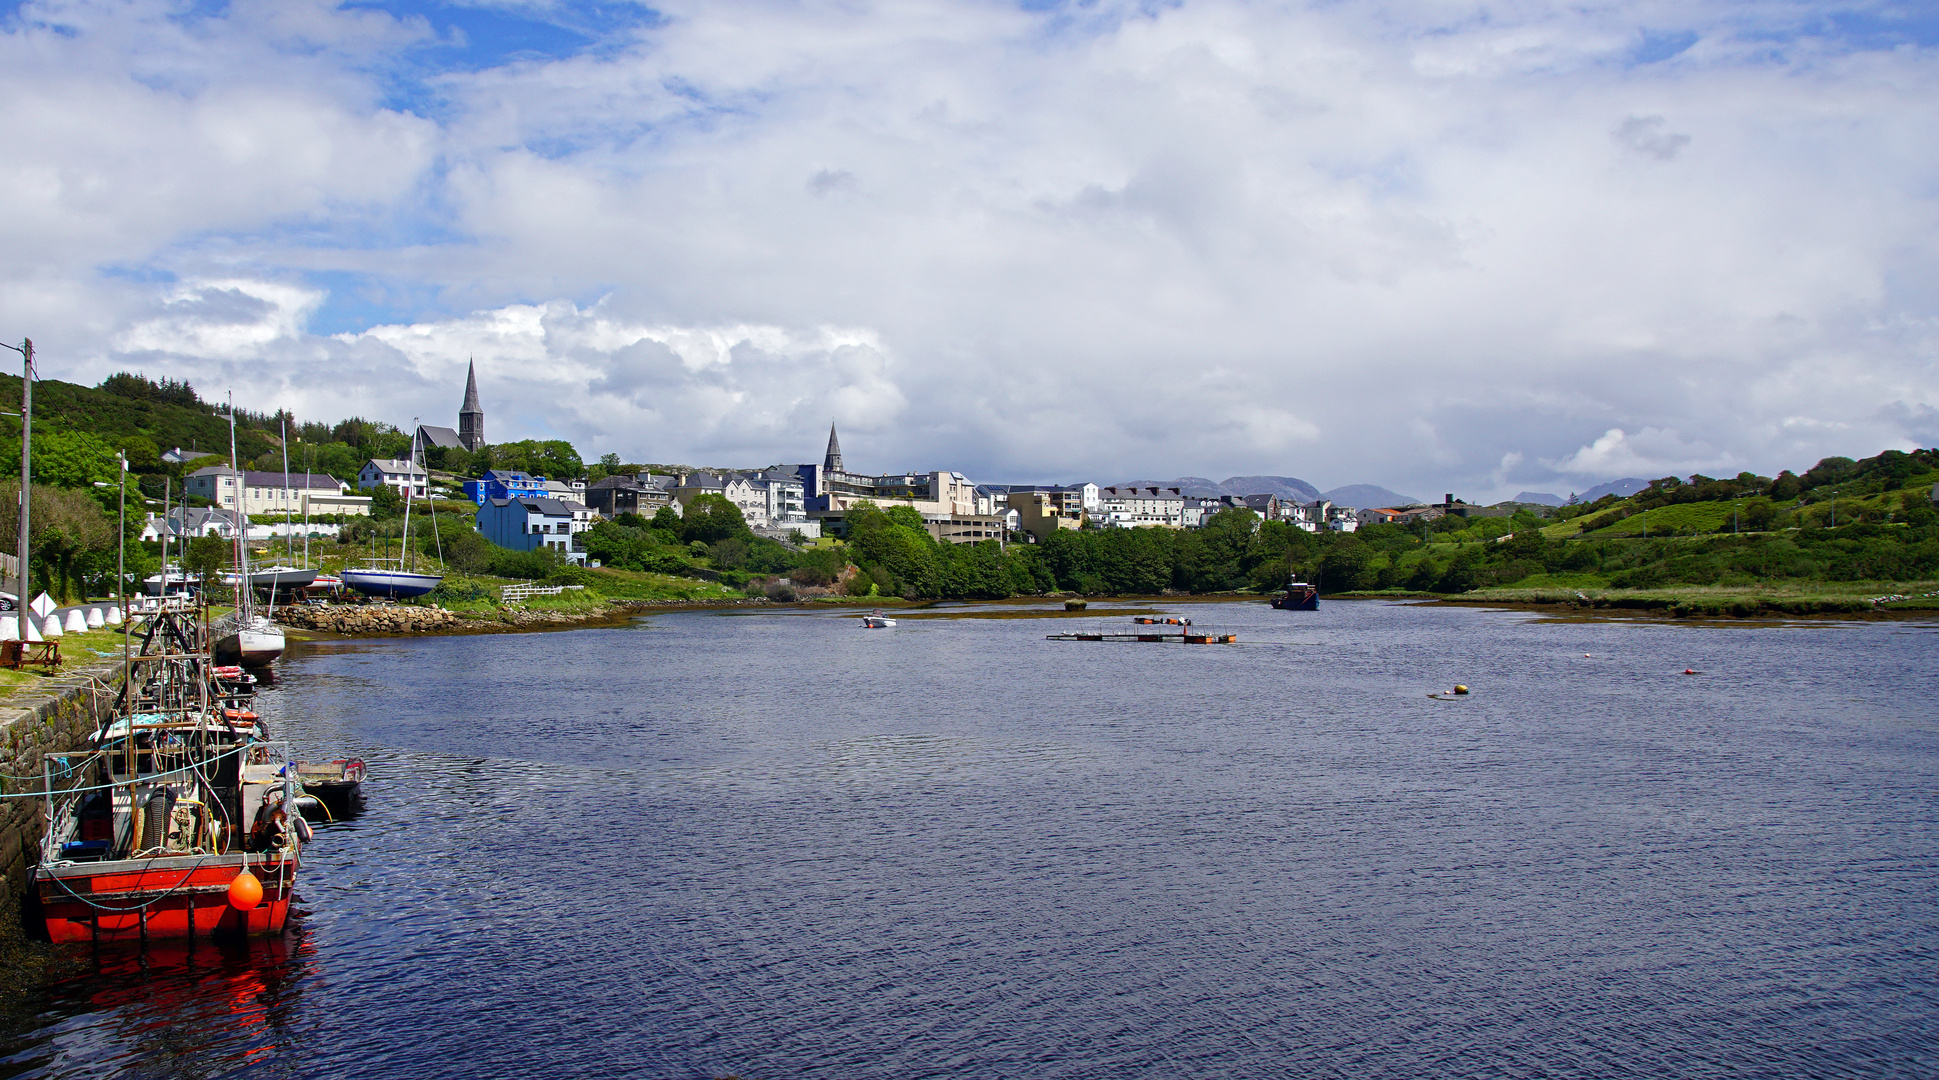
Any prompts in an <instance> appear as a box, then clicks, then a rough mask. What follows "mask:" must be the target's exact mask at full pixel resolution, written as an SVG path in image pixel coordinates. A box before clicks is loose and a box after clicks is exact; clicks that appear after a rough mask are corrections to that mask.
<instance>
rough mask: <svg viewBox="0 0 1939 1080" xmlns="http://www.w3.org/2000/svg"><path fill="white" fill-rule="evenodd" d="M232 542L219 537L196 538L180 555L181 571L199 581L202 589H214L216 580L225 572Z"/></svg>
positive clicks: (232, 549) (232, 547)
mask: <svg viewBox="0 0 1939 1080" xmlns="http://www.w3.org/2000/svg"><path fill="white" fill-rule="evenodd" d="M234 550H235V548H234V542H233V541H231V540H227V539H224V538H223V537H220V536H198V537H195V538H194V539H192V540H190V541H189V546H188V550H187V551H186V552H184V553H183V554H182V571H183V572H184V573H186V574H188V575H189V576H191V577H198V578H200V579H201V581H202V583H203V587H204V588H210V589H212V588H214V586H215V582H216V579H217V578H218V577H219V576H221V574H222V572H223V571H224V570H227V569H228V568H229V565H230V561H231V553H232V552H233V551H234Z"/></svg>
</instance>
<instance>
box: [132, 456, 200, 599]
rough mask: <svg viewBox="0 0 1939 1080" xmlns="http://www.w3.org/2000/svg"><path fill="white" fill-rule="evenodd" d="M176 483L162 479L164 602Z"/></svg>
mask: <svg viewBox="0 0 1939 1080" xmlns="http://www.w3.org/2000/svg"><path fill="white" fill-rule="evenodd" d="M174 483H175V478H174V477H172V476H167V475H164V476H163V477H162V593H161V599H163V600H167V599H168V498H169V496H170V495H171V494H173V489H172V485H173V484H174ZM184 516H186V515H184ZM121 617H122V620H123V621H126V620H127V618H128V613H127V612H125V611H124V612H122V613H121Z"/></svg>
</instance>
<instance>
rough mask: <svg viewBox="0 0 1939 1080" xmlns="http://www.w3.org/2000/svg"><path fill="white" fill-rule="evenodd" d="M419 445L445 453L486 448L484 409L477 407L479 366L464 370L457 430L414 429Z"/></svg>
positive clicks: (425, 427) (439, 428)
mask: <svg viewBox="0 0 1939 1080" xmlns="http://www.w3.org/2000/svg"><path fill="white" fill-rule="evenodd" d="M417 440H418V445H419V446H420V447H422V448H424V449H426V450H431V449H436V448H439V447H442V448H444V449H447V450H458V449H464V450H476V449H478V448H479V447H482V446H484V445H485V407H484V406H483V405H480V404H479V403H478V365H477V363H476V362H470V363H467V364H466V366H465V400H464V404H462V405H460V406H458V428H457V430H456V431H453V430H452V429H450V428H448V427H433V426H432V425H430V424H419V425H418V428H417Z"/></svg>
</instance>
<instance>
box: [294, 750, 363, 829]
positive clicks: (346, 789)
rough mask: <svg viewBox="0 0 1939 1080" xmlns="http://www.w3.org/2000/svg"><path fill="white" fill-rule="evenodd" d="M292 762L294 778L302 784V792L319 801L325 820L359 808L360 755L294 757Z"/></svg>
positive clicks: (360, 802)
mask: <svg viewBox="0 0 1939 1080" xmlns="http://www.w3.org/2000/svg"><path fill="white" fill-rule="evenodd" d="M295 765H296V782H297V783H298V784H301V785H302V786H303V794H305V795H309V796H311V797H313V798H315V799H316V801H317V802H319V803H321V804H322V805H323V809H324V811H325V812H326V813H327V814H328V815H329V817H328V820H330V821H341V820H343V819H344V818H348V817H355V816H356V815H357V814H359V813H361V812H362V811H363V808H364V763H363V760H362V759H361V758H350V759H348V760H342V759H340V760H337V761H321V762H310V761H298V762H296V763H295ZM305 816H308V815H307V814H306V815H305Z"/></svg>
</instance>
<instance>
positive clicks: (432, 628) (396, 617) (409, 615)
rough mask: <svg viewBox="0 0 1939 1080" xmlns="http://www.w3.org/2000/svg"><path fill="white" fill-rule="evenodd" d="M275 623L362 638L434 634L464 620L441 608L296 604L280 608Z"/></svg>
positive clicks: (456, 626) (453, 627)
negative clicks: (371, 635)
mask: <svg viewBox="0 0 1939 1080" xmlns="http://www.w3.org/2000/svg"><path fill="white" fill-rule="evenodd" d="M276 621H277V622H280V623H282V624H283V625H284V626H295V627H300V628H301V629H304V630H321V631H323V632H325V633H330V634H346V635H348V636H351V637H362V636H364V635H366V634H434V633H438V632H441V631H442V632H449V631H452V630H456V629H458V628H459V626H460V624H461V623H462V622H463V621H464V620H462V619H460V618H459V617H458V616H456V615H454V614H452V613H451V612H449V611H446V610H444V609H443V608H435V607H403V606H398V607H391V606H387V605H376V604H319V605H306V604H299V605H293V606H291V607H286V608H283V609H281V610H280V611H278V612H277V613H276Z"/></svg>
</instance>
